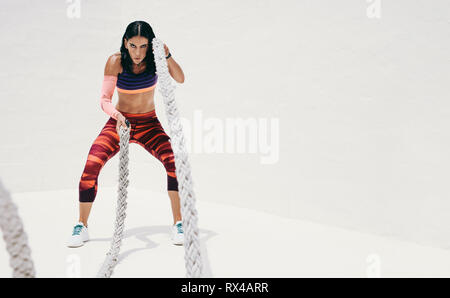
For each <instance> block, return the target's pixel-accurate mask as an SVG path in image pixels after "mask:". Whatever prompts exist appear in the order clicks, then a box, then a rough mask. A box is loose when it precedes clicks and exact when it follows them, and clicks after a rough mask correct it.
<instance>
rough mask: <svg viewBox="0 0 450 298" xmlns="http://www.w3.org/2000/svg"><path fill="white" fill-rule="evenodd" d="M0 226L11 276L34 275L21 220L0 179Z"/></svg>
mask: <svg viewBox="0 0 450 298" xmlns="http://www.w3.org/2000/svg"><path fill="white" fill-rule="evenodd" d="M0 228H1V230H2V231H3V239H4V240H5V242H6V249H7V250H8V253H9V265H10V266H11V268H12V269H13V274H12V276H13V277H21V278H23V277H34V276H35V272H34V265H33V261H32V259H31V250H30V248H29V247H28V244H27V235H26V233H25V231H24V230H23V225H22V220H21V219H20V217H19V214H18V212H17V207H16V205H15V204H14V202H13V201H12V200H11V196H10V194H9V192H8V191H7V190H6V189H5V187H4V186H3V183H2V181H1V180H0Z"/></svg>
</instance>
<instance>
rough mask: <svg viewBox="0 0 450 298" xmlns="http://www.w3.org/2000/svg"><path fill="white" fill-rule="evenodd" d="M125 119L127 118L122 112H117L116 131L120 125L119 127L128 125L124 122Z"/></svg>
mask: <svg viewBox="0 0 450 298" xmlns="http://www.w3.org/2000/svg"><path fill="white" fill-rule="evenodd" d="M125 121H127V119H126V118H125V117H124V116H123V115H122V114H120V113H119V114H118V115H117V125H116V130H117V133H119V131H120V127H121V126H123V127H125V128H127V127H128V126H127V124H126V123H125ZM127 122H128V121H127Z"/></svg>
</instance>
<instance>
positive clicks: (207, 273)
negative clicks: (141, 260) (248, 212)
mask: <svg viewBox="0 0 450 298" xmlns="http://www.w3.org/2000/svg"><path fill="white" fill-rule="evenodd" d="M170 228H171V227H170V226H167V225H164V226H145V227H136V228H133V229H128V230H125V231H124V234H123V238H122V241H126V239H127V238H131V237H136V239H138V240H141V241H142V242H143V243H144V244H145V246H144V247H139V248H133V249H129V250H126V251H123V252H121V253H119V260H118V262H117V265H118V264H120V262H122V260H124V259H126V258H127V257H128V256H130V255H131V254H133V253H135V252H138V251H142V250H148V249H152V248H155V247H157V246H158V245H159V244H158V243H156V242H154V241H152V240H151V239H150V238H151V236H152V235H157V234H164V235H167V236H168V239H170V232H171V231H170ZM215 235H217V234H216V233H215V232H213V231H209V230H205V229H199V241H200V254H201V257H202V277H213V274H212V270H211V266H210V263H209V258H208V251H207V248H206V241H208V240H209V239H210V238H212V237H214V236H215ZM111 240H112V237H108V238H93V239H90V240H89V241H92V242H100V241H108V242H110V241H111ZM171 245H174V244H171ZM181 247H183V246H180V248H181Z"/></svg>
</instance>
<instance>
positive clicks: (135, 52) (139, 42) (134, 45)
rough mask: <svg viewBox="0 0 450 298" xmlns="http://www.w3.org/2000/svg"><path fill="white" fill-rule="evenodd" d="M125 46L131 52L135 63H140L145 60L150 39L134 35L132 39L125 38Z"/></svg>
mask: <svg viewBox="0 0 450 298" xmlns="http://www.w3.org/2000/svg"><path fill="white" fill-rule="evenodd" d="M125 48H127V50H128V52H129V53H130V56H131V60H133V63H135V64H139V63H141V62H142V61H144V58H145V55H146V53H147V48H148V39H147V38H146V37H142V36H134V37H132V38H130V39H128V40H127V39H125Z"/></svg>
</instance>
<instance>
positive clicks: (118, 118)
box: [68, 21, 184, 247]
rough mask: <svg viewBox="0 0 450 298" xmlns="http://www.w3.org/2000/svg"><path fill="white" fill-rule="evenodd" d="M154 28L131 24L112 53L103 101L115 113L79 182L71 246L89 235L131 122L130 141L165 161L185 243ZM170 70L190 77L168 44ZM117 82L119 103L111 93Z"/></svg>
mask: <svg viewBox="0 0 450 298" xmlns="http://www.w3.org/2000/svg"><path fill="white" fill-rule="evenodd" d="M154 37H155V34H154V33H153V29H152V28H151V27H150V25H149V24H148V23H146V22H144V21H135V22H133V23H131V24H129V25H128V26H127V28H126V30H125V33H124V35H123V38H122V46H121V48H120V52H117V53H115V54H113V55H111V56H110V57H109V58H108V60H107V62H106V66H105V73H104V80H103V86H102V95H101V98H100V105H101V108H102V109H103V111H105V113H107V114H108V115H109V116H110V118H109V119H108V121H107V122H106V124H105V126H104V127H103V129H102V130H101V132H100V134H99V135H98V136H97V138H96V139H95V140H94V142H93V144H92V146H91V148H90V150H89V154H88V156H87V161H86V165H85V167H84V170H83V173H82V175H81V180H80V183H79V203H80V215H79V219H78V223H77V224H76V225H75V226H74V228H73V232H72V236H71V237H70V239H69V243H68V246H69V247H79V246H82V245H83V244H84V242H85V241H88V240H89V234H88V222H87V221H88V217H89V213H90V211H91V207H92V203H93V202H94V199H95V196H96V194H97V182H98V176H99V173H100V170H101V169H102V168H103V166H104V165H105V163H106V162H107V161H108V160H109V159H111V158H112V157H113V156H114V155H115V154H116V153H117V152H119V151H120V147H119V140H120V139H119V134H118V132H119V128H120V127H121V126H124V127H127V122H128V123H129V125H130V143H137V144H139V145H141V146H142V147H143V148H144V149H145V150H147V151H148V152H149V153H150V154H152V155H153V156H154V157H156V158H157V159H158V160H159V161H161V163H162V164H163V165H164V167H165V169H166V172H167V190H168V193H169V198H170V200H171V206H172V213H173V226H172V235H171V238H172V242H173V244H175V245H182V244H183V228H182V221H181V219H182V218H181V212H180V197H179V195H178V180H177V177H176V174H175V160H174V154H173V151H172V147H171V143H170V137H169V136H168V135H167V134H166V133H165V132H164V129H163V128H162V126H161V123H160V122H159V120H158V118H157V116H156V113H155V103H154V94H155V86H156V83H157V81H158V76H157V74H156V65H155V61H154V55H153V49H152V40H153V38H154ZM164 50H165V54H166V59H167V64H168V68H169V73H170V75H171V76H172V78H173V79H174V80H175V81H176V82H178V83H183V82H184V73H183V71H182V69H181V67H180V66H179V65H178V64H177V62H175V60H174V59H173V57H172V55H171V53H170V52H169V48H168V47H167V45H165V44H164ZM116 86H117V94H118V97H119V100H118V103H117V105H116V106H115V107H114V106H113V105H112V101H111V98H112V96H113V94H114V89H115V87H116Z"/></svg>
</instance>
